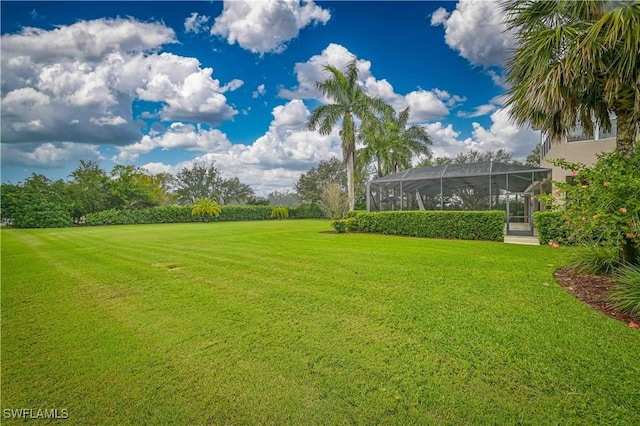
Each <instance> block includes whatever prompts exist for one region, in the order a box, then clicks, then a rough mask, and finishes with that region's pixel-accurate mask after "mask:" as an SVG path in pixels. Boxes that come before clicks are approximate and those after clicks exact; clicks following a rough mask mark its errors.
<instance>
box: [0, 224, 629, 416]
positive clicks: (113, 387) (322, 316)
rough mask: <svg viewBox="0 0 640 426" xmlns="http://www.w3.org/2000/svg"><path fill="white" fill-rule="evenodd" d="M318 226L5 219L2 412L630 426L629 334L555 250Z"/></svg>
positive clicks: (3, 235)
mask: <svg viewBox="0 0 640 426" xmlns="http://www.w3.org/2000/svg"><path fill="white" fill-rule="evenodd" d="M330 229H331V227H330V225H329V222H327V221H313V220H306V221H293V220H290V221H265V222H244V223H231V222H229V223H209V224H177V225H143V226H113V227H100V228H75V229H56V230H12V229H3V230H2V232H1V236H2V354H1V355H2V395H1V396H2V409H3V410H2V415H3V419H2V420H3V422H4V423H6V424H10V423H11V422H10V421H7V420H6V419H5V418H4V417H6V416H5V413H6V411H5V410H7V409H19V408H33V409H53V408H58V409H63V408H64V409H67V410H68V416H69V419H68V420H66V421H65V424H118V425H122V424H132V423H137V424H322V425H327V424H351V423H358V424H366V425H369V424H452V425H459V424H516V423H518V424H534V425H539V424H563V425H564V424H585V425H587V424H588V425H592V424H615V425H623V424H629V425H634V424H635V425H637V424H640V358H639V354H640V332H638V331H636V330H633V329H631V328H629V327H628V326H627V325H625V324H623V323H621V322H617V321H615V320H613V319H610V318H608V317H605V316H604V315H602V314H600V313H599V312H596V311H594V310H592V309H590V308H589V307H587V306H585V305H583V304H582V303H580V302H578V301H576V300H575V299H574V298H573V297H572V296H570V295H569V294H567V293H566V292H565V291H564V290H563V289H562V288H560V287H559V286H558V285H556V284H555V283H554V282H553V279H552V272H553V271H554V270H555V269H556V268H557V267H558V266H560V264H561V262H560V256H561V254H562V250H554V249H552V248H550V247H547V246H543V247H531V246H516V245H507V244H502V243H493V242H476V241H443V240H427V239H417V238H404V237H389V236H382V235H367V234H330V233H325V232H322V231H328V230H330ZM545 283H548V284H549V285H544V284H545ZM34 413H35V412H34Z"/></svg>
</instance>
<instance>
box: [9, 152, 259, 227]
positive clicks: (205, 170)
mask: <svg viewBox="0 0 640 426" xmlns="http://www.w3.org/2000/svg"><path fill="white" fill-rule="evenodd" d="M1 190H2V197H1V199H0V200H1V204H0V208H1V210H0V211H1V214H2V219H3V221H4V222H5V223H7V222H8V223H10V224H12V225H14V226H19V227H34V226H36V225H37V224H41V225H42V226H45V227H51V226H68V225H69V224H70V223H69V222H75V223H78V222H81V221H82V218H83V217H84V216H85V215H87V214H89V213H97V212H100V211H104V210H110V209H116V210H126V209H143V208H149V207H156V206H167V205H173V204H179V205H188V204H193V203H195V201H196V200H197V199H201V198H202V199H204V198H206V199H211V200H215V201H216V202H217V203H219V204H222V205H224V204H251V203H258V204H259V203H260V200H258V199H257V197H256V195H255V193H254V191H253V189H252V188H251V187H250V186H249V185H246V184H244V183H242V182H240V180H239V179H238V178H237V177H233V178H229V179H225V178H223V177H222V176H221V175H220V172H219V171H218V169H217V168H216V167H215V165H214V163H209V164H195V165H194V166H193V167H192V168H186V167H185V168H183V169H181V170H180V171H179V172H178V173H176V174H175V175H172V174H170V173H157V174H151V173H149V172H148V171H147V170H146V169H144V168H142V167H137V166H132V165H120V164H118V165H116V166H114V167H113V169H112V170H111V172H110V173H107V172H106V171H105V170H104V169H103V168H102V167H100V164H99V163H98V162H96V161H85V160H81V161H80V163H79V165H78V167H77V168H76V169H75V170H74V171H73V172H71V174H70V175H69V179H68V180H66V181H65V180H62V179H59V180H55V181H54V180H51V179H49V178H48V177H46V176H44V175H42V174H35V173H34V174H33V175H32V176H31V177H29V178H28V179H26V180H25V181H24V182H22V183H19V184H12V183H3V184H2V189H1Z"/></svg>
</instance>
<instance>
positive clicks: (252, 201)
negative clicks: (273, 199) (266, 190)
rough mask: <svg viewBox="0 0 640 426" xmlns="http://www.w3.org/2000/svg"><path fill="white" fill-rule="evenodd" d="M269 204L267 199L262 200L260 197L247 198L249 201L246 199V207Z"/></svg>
mask: <svg viewBox="0 0 640 426" xmlns="http://www.w3.org/2000/svg"><path fill="white" fill-rule="evenodd" d="M270 204H271V203H270V202H269V200H268V199H266V198H262V197H255V196H254V197H249V199H247V205H248V206H268V205H270Z"/></svg>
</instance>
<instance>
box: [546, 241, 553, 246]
mask: <svg viewBox="0 0 640 426" xmlns="http://www.w3.org/2000/svg"><path fill="white" fill-rule="evenodd" d="M547 244H549V245H550V246H552V245H554V244H555V243H554V242H553V240H549V242H548V243H547Z"/></svg>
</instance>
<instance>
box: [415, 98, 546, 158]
mask: <svg viewBox="0 0 640 426" xmlns="http://www.w3.org/2000/svg"><path fill="white" fill-rule="evenodd" d="M424 127H425V129H426V130H427V132H428V133H429V136H430V137H431V139H432V140H433V147H432V149H433V152H434V155H435V156H436V157H438V156H448V157H454V156H456V155H457V154H458V153H460V152H466V151H468V150H469V149H475V150H478V151H482V152H485V151H495V150H498V149H504V150H505V151H507V152H509V153H511V154H512V155H513V156H514V158H519V159H525V158H526V156H527V155H529V154H530V153H531V151H532V150H533V148H534V147H535V145H536V144H537V143H539V142H540V134H539V133H538V132H535V131H533V130H531V129H530V128H528V127H519V126H517V125H515V124H513V123H512V122H511V120H510V118H509V114H508V111H507V109H506V108H499V109H497V110H496V111H494V113H493V114H491V126H490V127H489V128H488V129H487V128H484V127H483V126H481V125H480V124H479V123H473V131H472V137H470V138H466V139H464V140H462V139H459V136H460V132H458V131H456V130H454V128H453V126H452V125H451V124H449V125H447V126H444V125H443V124H442V123H441V122H436V123H429V124H426V125H425V126H424Z"/></svg>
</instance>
